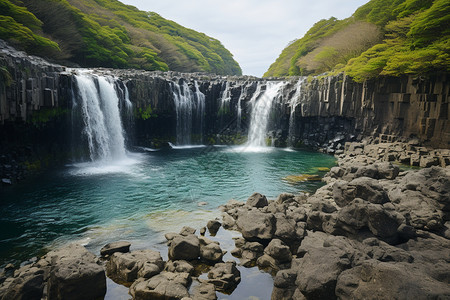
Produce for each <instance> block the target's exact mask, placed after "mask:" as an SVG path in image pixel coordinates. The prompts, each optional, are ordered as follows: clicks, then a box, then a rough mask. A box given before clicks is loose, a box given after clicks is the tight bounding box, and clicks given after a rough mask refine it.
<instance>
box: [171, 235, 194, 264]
mask: <svg viewBox="0 0 450 300" xmlns="http://www.w3.org/2000/svg"><path fill="white" fill-rule="evenodd" d="M199 255H200V241H199V239H198V237H197V236H195V235H193V234H191V235H187V236H181V235H180V236H176V237H174V238H173V239H172V240H171V241H170V242H169V259H170V260H187V261H190V260H195V259H198V257H199Z"/></svg>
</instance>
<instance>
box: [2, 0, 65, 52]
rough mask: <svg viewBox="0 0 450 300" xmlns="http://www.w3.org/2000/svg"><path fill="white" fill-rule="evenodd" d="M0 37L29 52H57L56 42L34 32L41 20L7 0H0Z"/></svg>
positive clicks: (38, 28)
mask: <svg viewBox="0 0 450 300" xmlns="http://www.w3.org/2000/svg"><path fill="white" fill-rule="evenodd" d="M0 11H1V14H0V39H4V40H7V41H9V42H10V43H11V44H12V45H14V46H16V47H19V48H20V49H23V50H26V51H28V52H30V53H31V54H36V55H43V54H46V53H50V54H54V53H57V52H59V47H58V44H57V43H55V42H53V41H51V40H49V39H47V38H45V37H43V36H40V35H38V34H36V33H35V32H33V30H34V31H38V30H40V29H41V26H42V22H41V21H40V20H38V19H37V18H36V17H35V16H34V15H33V14H32V13H30V12H29V11H28V10H27V9H26V8H25V7H20V6H17V5H14V4H13V3H11V2H10V1H8V0H0Z"/></svg>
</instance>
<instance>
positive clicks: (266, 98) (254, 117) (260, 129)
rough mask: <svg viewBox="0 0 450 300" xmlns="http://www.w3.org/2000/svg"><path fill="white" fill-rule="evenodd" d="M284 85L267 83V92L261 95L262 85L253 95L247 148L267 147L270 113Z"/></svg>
mask: <svg viewBox="0 0 450 300" xmlns="http://www.w3.org/2000/svg"><path fill="white" fill-rule="evenodd" d="M283 85H284V83H283V82H267V84H266V90H265V91H264V93H263V94H262V95H261V96H259V94H260V85H258V88H257V90H256V91H255V93H254V94H253V97H252V99H251V100H250V103H251V104H252V112H251V120H250V129H249V132H248V141H247V146H250V147H264V146H266V141H265V138H266V133H267V127H268V124H269V119H270V116H269V114H270V111H271V108H272V103H273V100H274V99H275V98H276V97H277V96H278V92H279V90H280V88H281V87H282V86H283Z"/></svg>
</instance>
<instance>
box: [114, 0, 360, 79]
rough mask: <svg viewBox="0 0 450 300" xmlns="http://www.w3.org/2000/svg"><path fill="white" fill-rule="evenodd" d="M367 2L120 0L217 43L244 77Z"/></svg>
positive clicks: (259, 72) (259, 73) (260, 70)
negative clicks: (323, 23)
mask: <svg viewBox="0 0 450 300" xmlns="http://www.w3.org/2000/svg"><path fill="white" fill-rule="evenodd" d="M368 1H369V0H188V1H186V0H121V2H123V3H125V4H131V5H134V6H136V7H137V8H139V9H140V10H144V11H153V12H156V13H158V14H159V15H161V16H162V17H163V18H166V19H169V20H172V21H175V22H177V23H178V24H180V25H182V26H184V27H187V28H191V29H194V30H196V31H199V32H203V33H205V34H206V35H208V36H211V37H213V38H216V39H218V40H219V41H221V42H222V44H223V45H224V46H225V48H227V49H228V50H229V51H230V52H231V53H232V54H233V56H234V59H235V60H236V61H237V62H238V63H239V65H240V66H241V68H242V73H243V74H244V75H253V76H258V77H261V76H262V75H263V74H264V73H265V72H266V71H267V69H268V68H269V66H270V65H271V64H272V63H273V62H274V61H275V60H276V59H277V57H278V56H279V55H280V53H281V51H282V50H283V49H284V48H285V47H286V46H287V45H288V44H289V42H291V41H293V40H295V39H299V38H301V37H303V35H304V34H305V33H306V32H307V31H308V29H309V28H311V26H312V25H314V23H316V22H317V21H319V20H321V19H328V18H330V17H336V18H338V19H344V18H347V17H350V16H351V15H352V14H353V12H354V11H355V10H356V9H357V8H358V7H360V6H361V5H363V4H365V3H367V2H368Z"/></svg>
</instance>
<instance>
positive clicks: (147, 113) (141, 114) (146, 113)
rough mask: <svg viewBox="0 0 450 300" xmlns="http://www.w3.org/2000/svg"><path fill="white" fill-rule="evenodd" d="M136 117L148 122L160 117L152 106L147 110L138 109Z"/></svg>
mask: <svg viewBox="0 0 450 300" xmlns="http://www.w3.org/2000/svg"><path fill="white" fill-rule="evenodd" d="M135 115H136V116H137V117H138V118H141V119H142V120H144V121H145V120H147V119H150V118H156V117H157V116H158V115H157V114H155V113H154V112H153V109H152V107H151V105H150V104H149V105H148V106H147V108H146V109H142V108H140V107H139V108H138V109H136V112H135Z"/></svg>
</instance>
